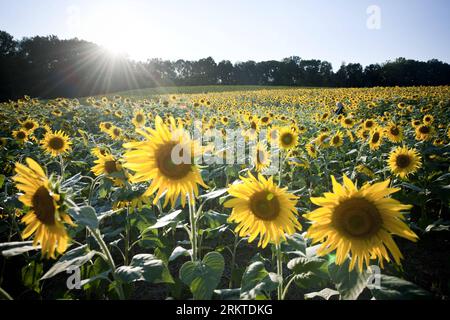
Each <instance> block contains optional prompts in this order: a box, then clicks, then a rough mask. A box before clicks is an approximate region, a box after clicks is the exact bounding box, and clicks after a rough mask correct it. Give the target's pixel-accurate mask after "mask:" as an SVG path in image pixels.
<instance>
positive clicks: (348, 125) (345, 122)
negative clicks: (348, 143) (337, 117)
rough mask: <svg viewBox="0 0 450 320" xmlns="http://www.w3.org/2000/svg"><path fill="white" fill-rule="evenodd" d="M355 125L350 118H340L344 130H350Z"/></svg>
mask: <svg viewBox="0 0 450 320" xmlns="http://www.w3.org/2000/svg"><path fill="white" fill-rule="evenodd" d="M354 125H355V120H353V119H352V118H342V119H341V126H342V127H344V128H346V129H351V128H353V126H354Z"/></svg>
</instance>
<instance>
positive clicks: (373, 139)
mask: <svg viewBox="0 0 450 320" xmlns="http://www.w3.org/2000/svg"><path fill="white" fill-rule="evenodd" d="M378 141H380V134H379V133H378V132H375V133H374V134H373V136H372V142H373V143H377V142H378Z"/></svg>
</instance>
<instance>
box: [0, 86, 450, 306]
mask: <svg viewBox="0 0 450 320" xmlns="http://www.w3.org/2000/svg"><path fill="white" fill-rule="evenodd" d="M449 111H450V87H409V88H399V87H395V88H393V87H392V88H371V89H313V88H311V89H303V88H299V89H271V90H267V89H261V90H254V91H246V90H241V91H233V92H210V93H207V92H205V93H202V94H181V93H179V94H176V95H171V94H167V95H161V94H158V95H152V96H147V97H137V96H127V95H126V94H121V95H115V96H105V97H89V98H80V99H65V98H58V99H54V100H40V99H37V98H31V97H27V96H26V97H24V98H22V99H20V100H18V101H10V102H7V103H2V104H0V119H1V125H0V139H1V140H0V142H1V143H0V150H1V151H0V252H1V255H0V297H1V298H4V299H18V300H21V299H32V300H41V299H42V300H54V299H70V300H100V299H107V300H115V299H132V300H144V299H151V300H158V299H175V300H184V299H194V300H209V299H217V300H235V299H242V300H249V299H250V300H275V299H279V300H283V299H299V300H302V299H314V300H321V299H326V300H329V299H348V300H356V299H365V300H370V299H377V300H384V299H429V298H432V299H433V298H434V299H448V297H449V292H450V259H449V253H450V237H449V231H450V213H449V200H450V171H449V166H450V157H449V153H450V147H449V146H450V144H449V141H450V112H449ZM230 141H231V143H229V142H230Z"/></svg>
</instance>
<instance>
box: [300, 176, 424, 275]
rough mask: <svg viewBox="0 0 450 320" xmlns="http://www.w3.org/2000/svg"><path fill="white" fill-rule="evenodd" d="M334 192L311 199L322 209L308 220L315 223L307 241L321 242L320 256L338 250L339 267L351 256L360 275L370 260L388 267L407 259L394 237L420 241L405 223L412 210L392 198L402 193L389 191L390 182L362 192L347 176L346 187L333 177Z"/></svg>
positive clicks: (345, 178)
mask: <svg viewBox="0 0 450 320" xmlns="http://www.w3.org/2000/svg"><path fill="white" fill-rule="evenodd" d="M331 179H332V183H333V192H328V193H325V194H324V196H323V197H319V198H311V202H312V203H314V204H316V205H318V206H320V208H318V209H316V210H314V211H313V212H311V213H309V214H306V215H305V217H306V218H307V219H308V220H310V221H311V222H312V225H311V226H310V227H309V229H308V232H307V237H308V238H311V239H312V241H313V243H319V242H321V243H322V245H321V246H320V248H319V250H318V254H319V255H326V254H328V253H330V252H332V251H334V250H336V264H337V265H341V264H343V263H344V261H345V260H346V259H347V258H348V256H349V254H350V255H351V261H350V266H349V270H350V271H351V270H353V268H354V267H355V266H356V265H357V266H358V270H359V271H360V272H362V271H363V269H364V268H363V267H364V265H365V266H366V267H368V266H369V265H370V260H372V259H378V261H379V263H380V266H381V267H382V268H383V267H384V260H386V261H387V262H390V261H391V257H390V256H389V253H388V251H389V252H390V253H391V255H392V257H393V259H394V261H395V262H396V263H397V264H400V262H401V259H402V258H403V256H402V254H401V252H400V250H399V248H398V247H397V245H396V244H395V242H394V240H393V239H392V235H397V236H400V237H402V238H405V239H408V240H411V241H417V239H418V237H417V235H416V234H415V233H414V232H413V231H412V230H411V229H410V228H409V227H408V225H407V224H406V223H405V222H404V219H405V218H404V215H403V213H402V211H405V210H409V209H411V207H412V206H410V205H404V204H402V203H400V202H399V201H398V200H395V199H393V198H390V197H388V196H389V195H391V194H393V193H395V192H397V191H399V190H400V189H399V188H389V183H390V181H389V180H386V181H384V182H379V183H375V184H373V185H370V184H365V185H364V186H362V187H361V188H360V189H358V188H357V187H356V186H355V184H354V183H353V182H352V181H351V180H350V179H349V178H347V176H345V175H344V177H343V180H344V183H343V185H341V184H339V183H338V182H337V181H336V179H335V178H334V177H333V176H332V177H331Z"/></svg>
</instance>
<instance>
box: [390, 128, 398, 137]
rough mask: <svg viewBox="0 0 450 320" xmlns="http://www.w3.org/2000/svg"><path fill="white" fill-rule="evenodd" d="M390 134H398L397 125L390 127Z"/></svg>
mask: <svg viewBox="0 0 450 320" xmlns="http://www.w3.org/2000/svg"><path fill="white" fill-rule="evenodd" d="M391 134H392V135H393V136H398V135H399V134H400V130H398V128H397V127H392V128H391Z"/></svg>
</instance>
